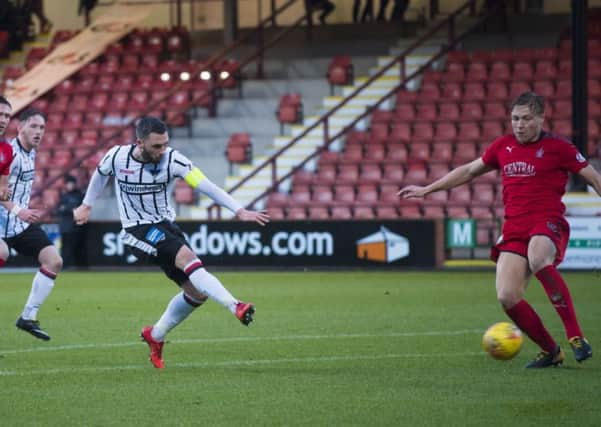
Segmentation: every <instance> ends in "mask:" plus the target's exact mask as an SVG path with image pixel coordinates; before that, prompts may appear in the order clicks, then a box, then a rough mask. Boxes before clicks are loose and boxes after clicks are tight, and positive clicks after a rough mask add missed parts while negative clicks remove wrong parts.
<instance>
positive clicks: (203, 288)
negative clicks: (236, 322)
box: [184, 260, 238, 314]
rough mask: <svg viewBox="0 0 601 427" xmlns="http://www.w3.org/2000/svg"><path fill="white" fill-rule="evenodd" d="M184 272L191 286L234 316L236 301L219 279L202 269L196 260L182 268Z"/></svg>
mask: <svg viewBox="0 0 601 427" xmlns="http://www.w3.org/2000/svg"><path fill="white" fill-rule="evenodd" d="M184 272H185V273H186V274H187V275H188V277H189V278H190V282H192V285H194V287H195V288H196V289H197V290H198V291H199V292H202V293H203V294H205V295H208V296H209V298H211V299H213V300H215V301H217V302H218V303H219V304H221V305H222V306H224V307H226V308H227V309H228V310H229V311H231V312H232V313H233V314H236V304H237V303H238V300H237V299H236V298H234V297H233V296H232V294H230V292H229V291H228V290H227V289H225V288H224V287H223V285H222V284H221V282H220V281H219V279H217V277H215V276H213V275H212V274H211V273H209V272H208V271H207V270H205V269H204V268H202V263H201V262H200V261H198V260H196V261H192V262H191V263H190V264H188V265H187V266H186V267H185V268H184Z"/></svg>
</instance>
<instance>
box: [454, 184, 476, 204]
mask: <svg viewBox="0 0 601 427" xmlns="http://www.w3.org/2000/svg"><path fill="white" fill-rule="evenodd" d="M471 200H472V193H471V191H470V189H469V187H468V186H467V185H461V186H459V187H455V188H453V189H451V190H450V191H449V203H453V204H456V205H463V204H465V205H467V204H469V203H471Z"/></svg>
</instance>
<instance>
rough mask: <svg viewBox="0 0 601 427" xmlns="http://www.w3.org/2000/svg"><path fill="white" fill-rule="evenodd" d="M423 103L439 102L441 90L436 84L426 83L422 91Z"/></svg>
mask: <svg viewBox="0 0 601 427" xmlns="http://www.w3.org/2000/svg"><path fill="white" fill-rule="evenodd" d="M420 95H421V96H420V99H421V101H422V102H426V101H437V100H438V99H439V98H440V89H439V88H438V85H437V84H436V83H424V84H422V87H421V89H420Z"/></svg>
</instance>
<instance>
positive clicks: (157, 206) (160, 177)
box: [98, 144, 193, 228]
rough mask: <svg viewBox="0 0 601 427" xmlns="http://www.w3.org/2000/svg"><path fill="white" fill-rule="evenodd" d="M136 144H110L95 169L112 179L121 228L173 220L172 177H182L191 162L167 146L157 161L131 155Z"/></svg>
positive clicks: (190, 165)
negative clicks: (144, 159) (171, 200)
mask: <svg viewBox="0 0 601 427" xmlns="http://www.w3.org/2000/svg"><path fill="white" fill-rule="evenodd" d="M135 147H136V146H135V145H133V144H132V145H118V146H115V147H113V148H111V149H110V150H109V151H108V152H107V153H106V155H105V156H104V158H103V159H102V160H101V161H100V163H99V165H98V173H100V174H101V175H104V176H112V177H114V179H115V193H116V195H117V202H118V205H119V215H120V217H121V223H122V225H123V228H128V227H132V226H135V225H141V224H154V223H157V222H161V221H165V220H167V221H173V220H175V211H174V210H173V208H172V207H171V205H170V202H169V194H170V193H171V188H172V184H173V183H174V181H175V178H184V177H185V176H186V175H187V174H188V173H189V172H190V171H191V170H192V168H193V165H192V162H191V161H190V160H189V159H188V158H187V157H186V156H184V155H183V154H181V153H180V152H179V151H177V150H174V149H173V148H171V147H168V148H167V150H166V152H165V154H164V155H163V157H162V158H161V161H160V162H159V163H151V162H148V163H144V162H140V161H139V160H136V159H135V158H134V157H133V155H132V154H133V151H134V149H135Z"/></svg>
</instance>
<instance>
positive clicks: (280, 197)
mask: <svg viewBox="0 0 601 427" xmlns="http://www.w3.org/2000/svg"><path fill="white" fill-rule="evenodd" d="M289 202H290V197H289V195H288V194H287V193H280V192H279V191H274V192H273V193H270V194H269V196H268V198H267V208H268V209H270V210H271V209H272V208H274V207H283V206H286V205H288V203H289Z"/></svg>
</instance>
